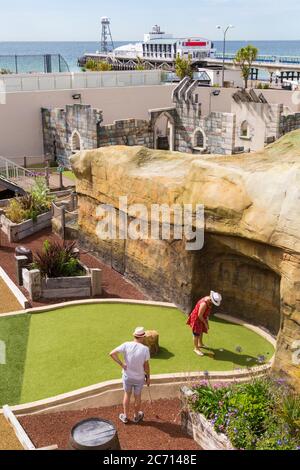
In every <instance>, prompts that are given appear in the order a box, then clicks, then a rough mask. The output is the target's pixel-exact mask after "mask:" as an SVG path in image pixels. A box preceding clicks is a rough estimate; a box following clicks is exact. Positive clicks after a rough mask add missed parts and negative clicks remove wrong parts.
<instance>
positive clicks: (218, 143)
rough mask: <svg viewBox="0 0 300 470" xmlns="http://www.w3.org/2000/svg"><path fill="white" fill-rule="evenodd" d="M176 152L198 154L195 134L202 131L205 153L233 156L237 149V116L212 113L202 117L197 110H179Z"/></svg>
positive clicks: (183, 108) (181, 108)
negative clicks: (235, 148)
mask: <svg viewBox="0 0 300 470" xmlns="http://www.w3.org/2000/svg"><path fill="white" fill-rule="evenodd" d="M175 126H176V130H175V150H177V151H178V152H184V153H196V152H197V150H195V132H196V131H197V130H202V131H203V135H204V142H205V144H204V147H205V153H216V154H220V155H231V154H232V153H233V149H234V147H235V141H234V135H235V116H234V115H233V114H231V113H211V114H210V115H209V116H205V117H202V116H201V113H200V112H199V110H198V109H196V108H189V107H188V106H181V107H178V108H177V116H176V119H175Z"/></svg>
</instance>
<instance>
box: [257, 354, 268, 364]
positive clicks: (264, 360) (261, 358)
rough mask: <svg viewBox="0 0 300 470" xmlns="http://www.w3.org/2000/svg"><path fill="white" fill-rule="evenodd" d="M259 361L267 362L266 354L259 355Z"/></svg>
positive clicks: (261, 362)
mask: <svg viewBox="0 0 300 470" xmlns="http://www.w3.org/2000/svg"><path fill="white" fill-rule="evenodd" d="M257 362H259V363H260V364H263V363H264V362H266V356H263V355H261V356H257Z"/></svg>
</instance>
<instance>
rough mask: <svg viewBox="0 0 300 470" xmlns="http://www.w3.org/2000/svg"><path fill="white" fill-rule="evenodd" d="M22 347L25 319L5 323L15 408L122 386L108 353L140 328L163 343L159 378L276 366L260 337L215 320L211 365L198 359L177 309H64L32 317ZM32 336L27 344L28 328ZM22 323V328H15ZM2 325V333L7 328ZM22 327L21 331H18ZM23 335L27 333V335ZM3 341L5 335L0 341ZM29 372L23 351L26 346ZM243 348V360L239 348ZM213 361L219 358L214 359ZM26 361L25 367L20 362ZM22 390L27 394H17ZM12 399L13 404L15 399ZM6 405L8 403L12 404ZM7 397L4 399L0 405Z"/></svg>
mask: <svg viewBox="0 0 300 470" xmlns="http://www.w3.org/2000/svg"><path fill="white" fill-rule="evenodd" d="M26 318H27V319H28V320H27V324H26V327H24V339H23V341H21V342H20V327H21V322H22V321H23V322H24V320H22V319H23V317H21V318H20V317H19V319H18V320H16V317H13V318H7V319H1V318H0V332H1V331H2V329H3V328H2V321H3V320H5V321H6V323H5V325H6V329H7V326H8V325H7V323H8V324H9V323H10V322H12V325H11V327H9V331H10V342H11V343H12V344H13V343H14V341H15V340H14V337H16V340H17V339H19V343H20V346H19V348H18V350H19V355H18V354H17V355H16V356H15V357H16V362H17V363H18V364H19V365H21V364H22V367H20V366H19V367H18V366H17V365H16V364H14V363H11V364H9V369H11V371H9V375H10V376H13V373H14V371H16V374H15V375H17V377H16V378H15V379H14V381H13V382H15V383H16V384H18V387H17V389H18V392H15V391H14V390H13V385H11V386H9V388H8V391H7V392H6V391H4V396H5V397H6V401H7V402H9V404H16V403H26V402H30V401H35V400H39V399H42V398H47V397H51V396H54V395H57V394H60V393H64V392H68V391H72V390H75V389H78V388H81V387H84V386H88V385H92V384H95V383H99V382H102V381H104V380H110V379H116V378H120V376H121V370H120V368H119V367H118V365H117V364H115V363H114V362H112V360H111V359H110V357H109V352H110V351H111V350H112V349H114V348H115V347H116V346H118V345H119V344H121V343H122V342H124V341H128V340H131V334H132V331H133V330H134V329H135V328H136V327H137V326H144V327H145V328H146V329H151V330H153V329H155V330H157V331H158V332H159V335H160V346H161V351H160V354H159V355H158V356H157V357H156V358H154V359H152V360H151V372H152V373H153V374H159V373H172V372H186V374H187V379H188V376H189V372H191V371H203V370H210V371H213V370H216V371H218V370H219V371H220V370H223V371H224V370H232V369H234V368H240V367H246V366H253V365H257V356H258V355H264V356H266V357H267V358H271V356H272V355H273V352H274V349H273V347H272V345H271V344H270V343H269V342H267V341H266V340H265V339H263V338H262V337H260V336H259V335H257V334H256V333H254V332H252V331H250V330H247V329H246V328H244V327H242V326H238V325H233V324H230V323H227V322H225V321H223V320H220V319H217V318H212V319H211V322H210V325H211V327H210V334H209V335H208V336H206V337H205V340H206V344H207V345H208V346H210V350H209V351H207V354H206V355H205V357H199V356H197V355H196V354H195V353H194V352H193V340H192V335H191V330H190V328H189V327H188V326H186V316H185V315H184V314H183V313H181V312H180V311H176V310H174V309H171V308H162V307H152V306H139V305H128V304H98V305H96V304H92V305H82V306H73V307H65V308H63V309H58V310H56V311H53V312H47V313H43V314H38V315H36V314H35V315H31V316H29V315H28V316H27V317H26ZM29 319H30V330H29V337H28V331H27V330H28V321H29ZM17 322H20V324H18V325H17ZM5 325H4V326H5ZM16 325H17V328H16ZM21 329H22V328H21ZM0 338H1V334H0ZM27 338H28V343H27V355H26V361H25V368H24V370H23V365H24V343H25V342H26V341H27ZM237 347H241V348H242V351H241V352H240V353H238V352H236V348H237ZM211 352H214V353H215V356H214V358H213V357H210V356H209V354H211ZM19 356H20V359H19ZM21 382H22V384H23V385H22V390H21V394H20V393H19V388H20V383H21ZM9 394H11V397H9ZM7 397H8V398H7ZM1 403H2V404H3V396H0V404H1Z"/></svg>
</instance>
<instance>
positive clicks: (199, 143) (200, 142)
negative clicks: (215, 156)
mask: <svg viewBox="0 0 300 470" xmlns="http://www.w3.org/2000/svg"><path fill="white" fill-rule="evenodd" d="M195 144H196V145H195V147H200V148H203V147H204V136H203V133H202V132H201V131H197V132H196V135H195Z"/></svg>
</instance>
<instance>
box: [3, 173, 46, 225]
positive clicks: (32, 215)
mask: <svg viewBox="0 0 300 470" xmlns="http://www.w3.org/2000/svg"><path fill="white" fill-rule="evenodd" d="M52 201H53V198H52V196H51V195H50V191H49V188H48V187H47V185H46V181H45V179H44V178H41V177H40V178H36V179H35V182H34V184H33V186H32V188H31V189H30V191H29V193H28V194H26V195H25V196H21V197H18V198H15V199H12V200H11V201H10V202H9V205H8V207H7V209H6V210H5V215H6V217H7V218H8V219H9V220H11V221H12V222H14V223H17V224H18V223H21V222H23V221H24V220H28V219H32V220H34V221H35V220H36V219H37V217H38V215H40V214H43V213H44V212H47V211H48V210H49V209H50V207H51V203H52Z"/></svg>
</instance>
